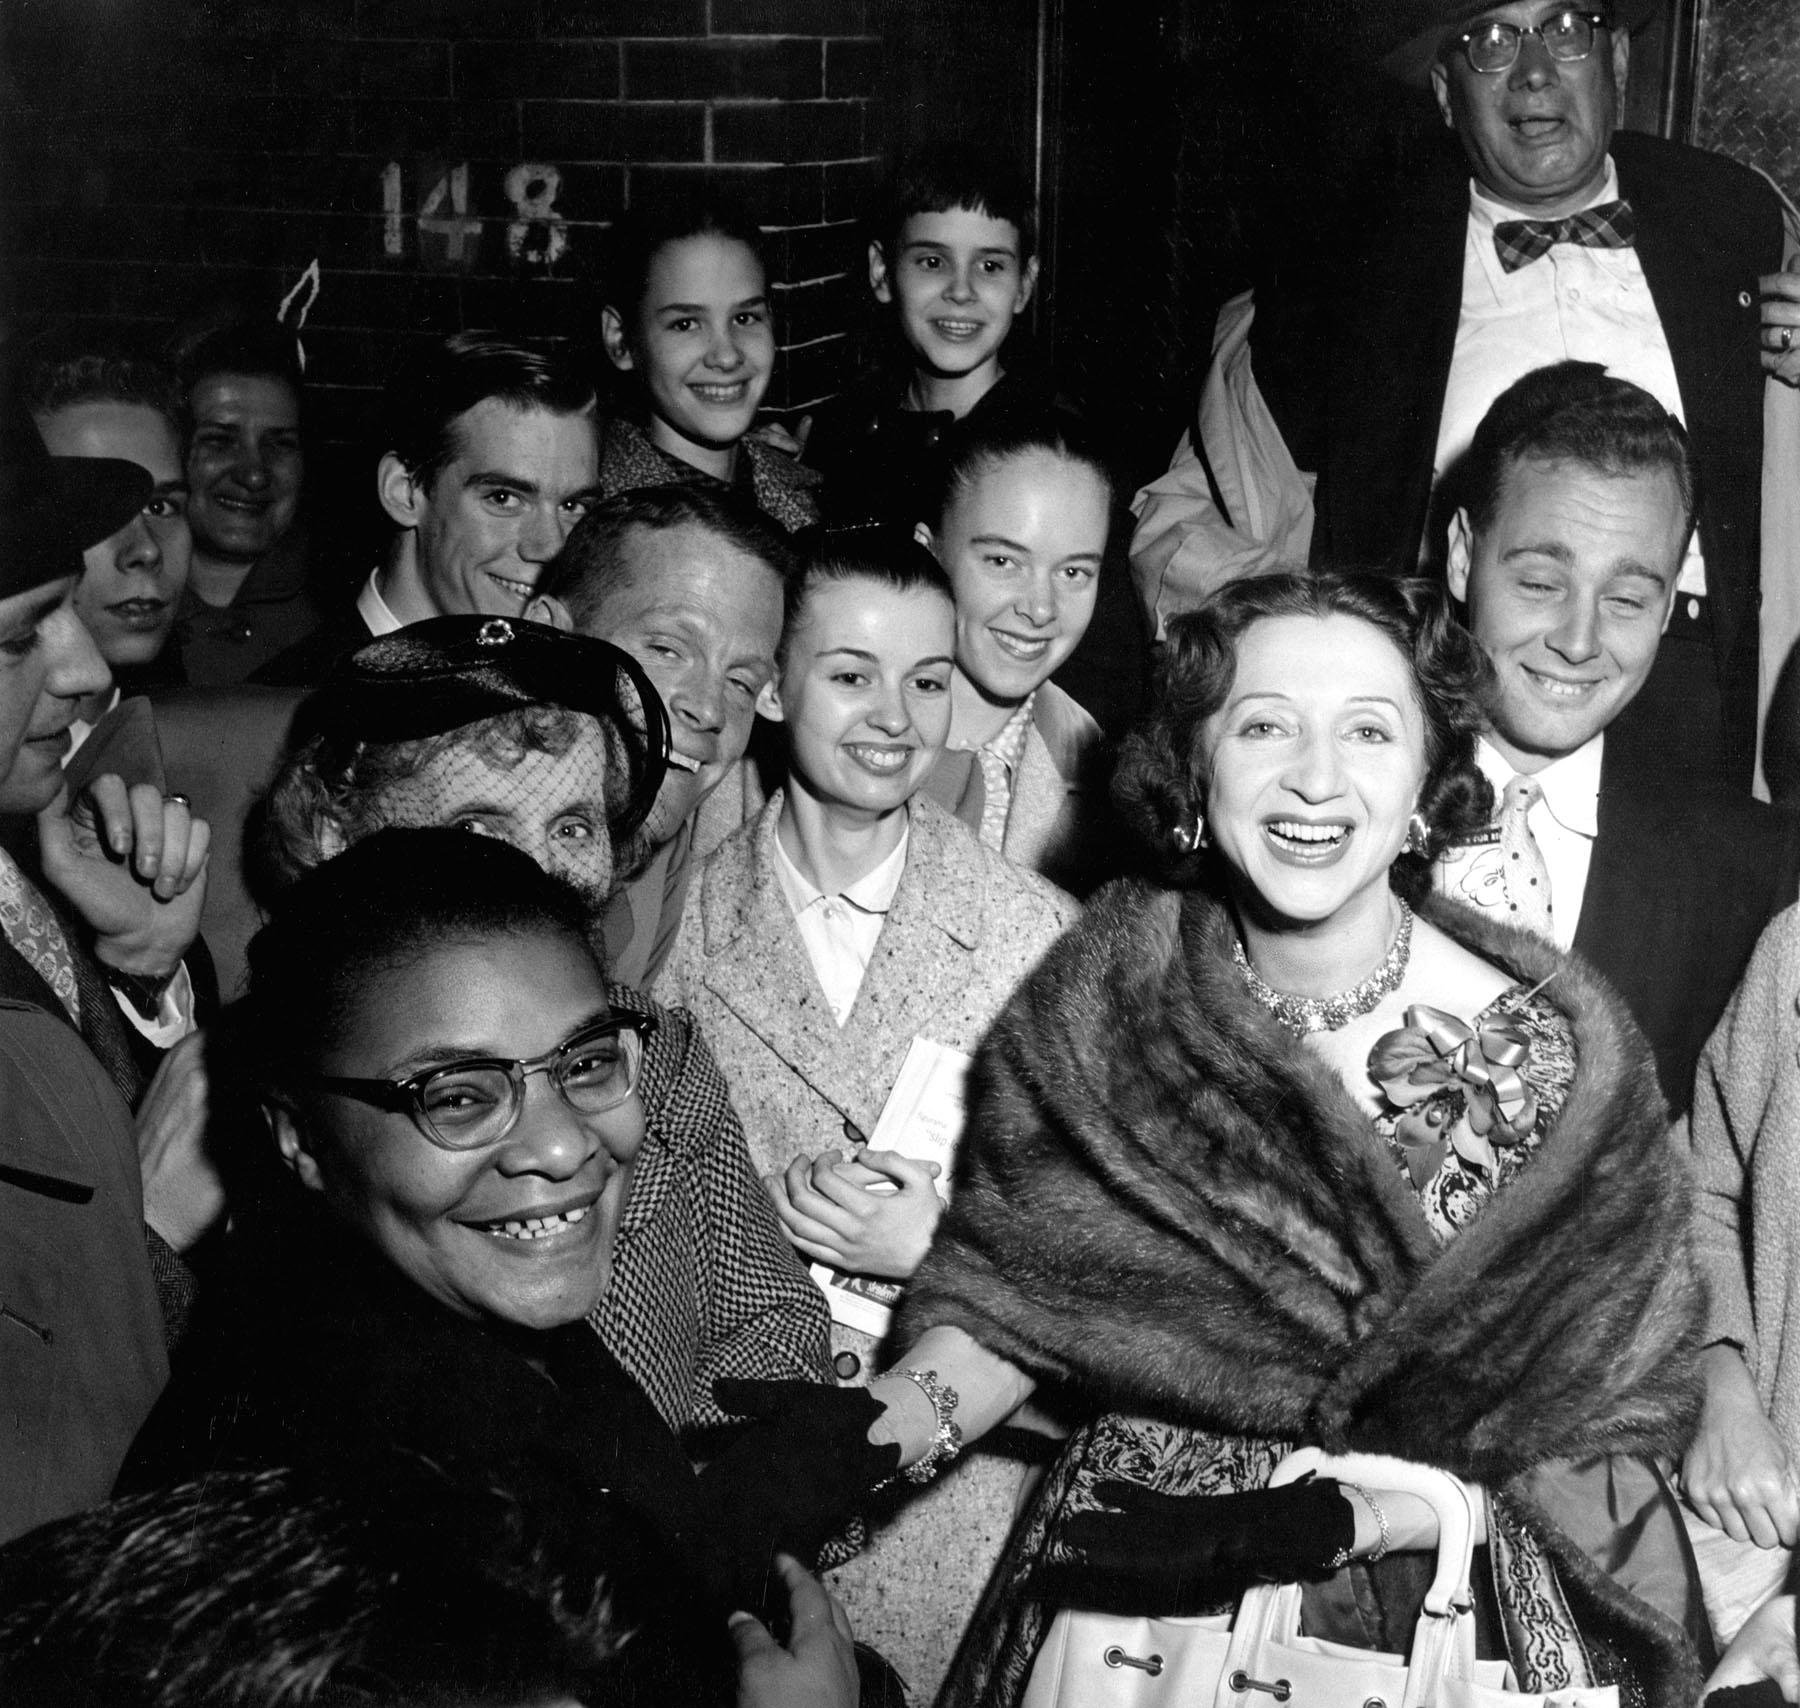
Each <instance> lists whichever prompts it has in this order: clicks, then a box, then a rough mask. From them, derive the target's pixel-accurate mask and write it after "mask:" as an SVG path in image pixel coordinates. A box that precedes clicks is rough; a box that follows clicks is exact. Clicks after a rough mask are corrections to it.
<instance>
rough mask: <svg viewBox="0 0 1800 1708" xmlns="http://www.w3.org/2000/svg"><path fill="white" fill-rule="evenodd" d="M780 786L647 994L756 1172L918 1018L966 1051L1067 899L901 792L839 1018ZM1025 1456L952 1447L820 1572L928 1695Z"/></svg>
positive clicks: (699, 897) (995, 1548)
mask: <svg viewBox="0 0 1800 1708" xmlns="http://www.w3.org/2000/svg"><path fill="white" fill-rule="evenodd" d="M781 803H782V795H781V792H780V791H777V792H776V793H775V794H774V795H772V796H771V797H770V799H769V802H768V804H767V806H765V807H764V808H763V810H762V812H761V813H760V814H759V815H758V816H757V817H756V818H755V819H754V820H753V821H751V822H750V823H749V824H746V825H745V826H744V827H743V829H741V830H740V831H738V832H737V833H736V834H735V835H734V836H732V837H731V838H729V839H728V840H727V841H726V842H724V843H723V844H722V845H721V846H720V847H719V848H718V849H716V850H715V851H714V853H713V854H712V855H711V856H710V857H709V858H708V859H707V861H706V863H705V865H704V867H703V868H702V869H701V871H700V874H699V876H698V877H697V878H696V879H695V882H694V886H693V890H692V892H691V894H690V895H689V898H688V907H687V912H686V914H685V916H684V917H683V919H682V923H681V931H680V934H679V935H678V936H677V938H676V941H675V949H674V952H673V953H672V954H671V955H670V957H669V961H668V964H667V966H666V967H665V968H664V970H663V974H662V977H661V979H660V980H659V981H658V984H657V996H658V997H659V999H661V1000H662V1001H664V1002H667V1003H669V1004H671V1005H679V1006H681V1007H684V1008H687V1009H690V1010H692V1012H693V1013H694V1014H695V1015H696V1016H697V1017H698V1018H699V1020H700V1023H701V1025H702V1026H703V1027H704V1029H705V1031H706V1036H707V1040H708V1042H709V1043H710V1044H711V1045H712V1048H713V1053H714V1055H715V1056H717V1058H718V1061H719V1065H720V1067H722V1068H723V1069H724V1070H725V1077H726V1079H727V1080H728V1081H729V1083H730V1086H731V1098H732V1102H733V1104H734V1105H735V1106H736V1108H737V1111H738V1113H739V1115H740V1116H741V1117H742V1118H743V1123H744V1133H745V1136H746V1137H747V1138H748V1140H749V1143H750V1155H751V1157H752V1158H753V1160H754V1161H755V1164H756V1167H757V1168H758V1170H760V1171H761V1172H762V1173H764V1174H770V1173H774V1172H776V1171H777V1170H780V1169H783V1168H785V1167H786V1166H787V1165H788V1163H789V1162H790V1161H792V1160H793V1158H795V1157H797V1156H811V1155H814V1154H816V1153H817V1152H819V1151H822V1150H827V1149H837V1150H846V1149H848V1148H849V1146H848V1143H847V1138H848V1135H847V1134H846V1131H845V1127H846V1123H849V1124H850V1125H851V1126H853V1127H854V1128H855V1129H856V1131H857V1132H858V1133H859V1134H864V1135H866V1134H868V1133H871V1132H873V1131H874V1128H875V1123H876V1120H877V1119H878V1118H879V1116H880V1114H881V1107H882V1104H883V1103H884V1102H886V1100H887V1095H888V1092H889V1091H890V1090H891V1089H892V1087H893V1084H894V1081H895V1079H896V1078H897V1077H898V1075H899V1072H900V1064H901V1062H902V1061H903V1060H904V1059H905V1056H906V1052H907V1049H908V1048H909V1047H910V1046H911V1044H912V1041H913V1039H914V1038H915V1037H921V1036H922V1037H926V1038H930V1039H933V1040H934V1041H936V1042H937V1043H940V1044H946V1045H948V1046H950V1047H951V1048H953V1049H959V1050H967V1051H970V1052H973V1050H974V1048H975V1045H976V1044H977V1042H978V1041H979V1040H980V1038H981V1036H982V1034H983V1033H984V1032H986V1030H987V1028H988V1026H989V1024H990V1023H991V1022H992V1020H993V1018H994V1016H995V1015H996V1014H998V1013H999V1011H1000V1009H1001V1008H1002V1006H1004V1004H1005V1002H1006V1000H1007V998H1008V997H1009V996H1010V995H1011V994H1012V992H1013V989H1014V987H1015V986H1016V985H1017V984H1018V983H1019V982H1020V980H1022V979H1023V978H1024V977H1025V975H1026V974H1027V973H1028V972H1030V971H1031V969H1032V968H1033V967H1034V966H1036V965H1037V963H1038V961H1039V959H1040V958H1041V957H1042V955H1043V954H1044V952H1045V950H1047V949H1048V948H1049V946H1050V944H1051V943H1052V942H1053V941H1054V940H1055V939H1056V938H1057V937H1058V936H1059V935H1060V934H1061V932H1062V930H1063V928H1064V926H1066V925H1068V924H1069V923H1070V922H1071V921H1072V920H1073V919H1074V917H1075V914H1076V912H1077V908H1076V904H1075V903H1074V902H1073V901H1071V900H1070V899H1069V897H1067V896H1066V895H1064V894H1063V893H1062V892H1061V891H1060V890H1057V889H1055V888H1054V887H1053V886H1052V885H1050V884H1049V883H1047V882H1045V881H1044V880H1043V879H1042V878H1040V877H1037V876H1036V875H1035V874H1034V873H1031V872H1027V871H1022V870H1020V869H1019V868H1018V867H1017V866H1014V865H1013V864H1011V863H1010V862H1009V861H1007V860H1003V859H1002V858H1001V857H1000V856H999V855H997V854H994V853H992V852H991V851H989V850H988V849H986V848H983V847H982V845H981V844H980V843H979V842H978V841H977V840H976V839H975V837H974V835H973V834H972V833H971V832H969V831H968V830H966V829H965V828H964V827H963V826H962V825H961V824H959V823H958V822H957V821H956V820H955V819H954V818H953V817H952V816H951V815H950V814H949V813H947V812H945V811H944V810H943V809H942V808H941V807H938V806H935V805H933V804H932V803H931V802H929V801H926V800H922V799H918V798H915V799H914V801H913V802H912V805H911V807H910V809H909V810H910V812H911V815H912V831H911V840H910V842H909V844H908V847H907V856H906V869H905V871H904V872H903V873H902V875H901V879H900V888H899V890H898V891H897V892H896V893H895V896H894V902H893V906H892V908H891V910H890V911H889V913H888V916H887V921H886V923H885V924H884V925H883V926H882V929H881V935H880V937H879V938H878V939H877V940H876V944H875V955H874V958H873V960H871V961H870V963H869V970H868V973H867V975H866V977H865V978H864V980H863V984H862V988H861V990H860V991H859V992H858V993H857V998H856V1002H855V1005H854V1006H853V1007H852V1009H851V1011H850V1017H849V1019H848V1021H847V1022H846V1023H845V1025H844V1026H843V1028H842V1029H841V1030H840V1029H839V1027H838V1025H837V1023H836V1021H835V1020H834V1019H833V1018H832V1014H831V1008H830V1005H829V1004H828V1003H827V1002H826V1000H825V994H824V992H823V991H822V990H821V989H820V987H819V981H818V979H817V978H816V977H815V975H814V973H813V970H812V963H811V962H810V961H809V960H808V959H807V956H806V949H805V947H804V945H803V944H802V943H801V940H800V932H799V928H798V927H797V926H796V925H795V923H794V920H793V916H792V914H791V913H790V912H789V911H788V904H787V898H786V897H785V896H784V895H783V893H782V890H781V884H780V880H779V879H778V878H777V876H776V871H775V865H774V859H775V846H774V845H775V826H776V823H777V821H778V820H779V818H780V816H781ZM832 1346H833V1348H834V1349H835V1350H836V1351H837V1352H838V1353H839V1354H840V1355H849V1360H851V1361H847V1362H846V1363H845V1364H844V1365H843V1366H842V1374H843V1377H844V1379H845V1380H846V1381H867V1379H868V1377H869V1375H870V1373H871V1371H870V1364H871V1361H872V1356H873V1354H874V1351H875V1348H874V1345H873V1343H872V1342H871V1341H870V1339H869V1337H868V1336H866V1335H863V1334H860V1333H858V1332H857V1331H856V1330H854V1329H849V1328H845V1327H843V1326H842V1325H839V1324H834V1325H833V1327H832ZM1021 1476H1022V1466H1021V1465H1020V1463H1019V1462H1018V1461H1017V1460H1016V1459H1011V1458H1005V1457H1001V1456H998V1455H996V1454H993V1453H989V1452H985V1451H979V1452H975V1453H971V1454H969V1455H966V1456H965V1457H964V1458H963V1459H962V1460H960V1461H959V1462H958V1463H957V1464H956V1465H955V1466H953V1467H952V1468H951V1469H950V1470H949V1471H947V1472H946V1473H945V1474H944V1475H943V1476H942V1477H941V1478H940V1479H939V1480H938V1481H937V1482H936V1483H935V1484H933V1485H932V1487H931V1488H930V1489H929V1490H927V1491H926V1493H925V1495H924V1496H923V1498H918V1499H914V1500H912V1501H911V1503H910V1504H909V1505H907V1506H905V1507H904V1508H902V1509H900V1510H898V1511H897V1512H896V1511H895V1510H894V1509H893V1507H892V1506H891V1505H890V1506H888V1507H886V1508H883V1509H882V1510H880V1511H877V1512H874V1513H871V1515H870V1516H871V1518H873V1519H875V1520H876V1522H877V1523H878V1524H879V1526H880V1528H879V1529H878V1530H877V1532H876V1535H875V1539H874V1541H873V1543H872V1544H871V1545H870V1547H869V1548H868V1549H867V1550H866V1551H865V1552H864V1553H863V1554H861V1555H859V1556H858V1557H857V1558H856V1559H854V1560H852V1561H851V1562H850V1563H849V1564H848V1565H847V1566H845V1567H843V1568H841V1569H840V1570H839V1571H837V1572H835V1573H833V1574H832V1578H831V1584H832V1588H833V1590H834V1591H835V1592H836V1594H837V1595H838V1596H839V1598H840V1599H841V1600H842V1601H843V1602H844V1603H845V1605H846V1607H847V1608H848V1609H849V1612H850V1618H851V1622H852V1624H853V1625H854V1626H855V1628H856V1634H857V1636H858V1637H860V1638H862V1639H863V1640H865V1641H867V1642H870V1643H872V1644H874V1646H875V1647H876V1648H877V1649H879V1650H880V1651H881V1652H882V1654H884V1655H885V1656H886V1657H887V1658H888V1659H889V1660H890V1661H891V1662H893V1663H894V1665H895V1666H897V1667H898V1668H899V1670H900V1672H901V1674H902V1676H903V1677H904V1678H905V1679H906V1681H907V1684H908V1686H909V1688H910V1691H911V1695H912V1700H913V1701H915V1702H920V1703H925V1702H929V1701H930V1700H931V1699H932V1697H933V1696H935V1695H936V1693H937V1687H938V1684H939V1683H940V1682H941V1680H942V1678H943V1676H944V1674H945V1672H946V1671H947V1670H948V1668H949V1663H950V1656H951V1654H952V1653H953V1651H954V1650H955V1647H956V1642H957V1639H958V1638H959V1637H960V1635H961V1634H962V1629H963V1627H964V1625H965V1624H967V1622H968V1618H969V1615H970V1613H971V1612H972V1611H973V1609H974V1606H975V1601H976V1598H977V1596H978V1595H979V1594H980V1591H981V1587H982V1585H983V1584H984V1583H985V1582H986V1581H987V1576H988V1573H989V1571H990V1569H991V1568H992V1566H993V1563H994V1561H995V1560H996V1559H997V1558H998V1557H999V1552H1000V1547H1001V1544H1002V1543H1003V1542H1004V1541H1005V1538H1006V1533H1007V1531H1008V1529H1009V1528H1010V1526H1011V1522H1012V1515H1013V1510H1014V1506H1015V1503H1016V1498H1017V1494H1018V1490H1019V1484H1020V1480H1021Z"/></svg>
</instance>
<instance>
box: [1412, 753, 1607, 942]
mask: <svg viewBox="0 0 1800 1708" xmlns="http://www.w3.org/2000/svg"><path fill="white" fill-rule="evenodd" d="M1605 741H1606V737H1605V735H1604V733H1603V734H1600V735H1597V736H1595V737H1594V738H1593V740H1592V741H1589V742H1586V743H1584V744H1583V745H1582V746H1580V747H1578V748H1576V749H1575V751H1574V752H1573V753H1566V754H1564V755H1563V757H1562V758H1561V759H1556V760H1552V761H1551V762H1550V764H1548V765H1546V766H1545V767H1544V768H1543V770H1541V771H1537V772H1534V773H1533V776H1534V777H1535V779H1536V781H1537V783H1538V786H1539V787H1540V788H1542V790H1543V791H1544V794H1543V799H1542V800H1540V801H1538V802H1537V803H1536V804H1535V805H1534V806H1533V807H1532V809H1531V811H1530V813H1529V814H1528V815H1527V817H1526V823H1527V824H1528V825H1529V826H1530V828H1531V834H1532V836H1533V838H1534V839H1535V840H1536V842H1537V845H1538V849H1539V852H1541V853H1542V854H1543V856H1544V864H1545V866H1546V867H1548V868H1549V872H1550V917H1551V920H1552V935H1553V936H1554V938H1555V941H1556V946H1557V947H1558V948H1559V949H1567V948H1569V947H1570V946H1571V945H1572V944H1573V943H1574V941H1575V930H1576V927H1577V926H1578V925H1579V924H1580V922H1581V903H1582V899H1583V898H1584V897H1585V896H1586V894H1587V878H1588V867H1589V866H1590V864H1591V863H1592V861H1593V857H1594V838H1595V837H1596V836H1597V835H1598V834H1599V831H1600V759H1601V755H1602V751H1603V744H1604V743H1605ZM1475 760H1476V763H1477V764H1478V765H1480V767H1481V770H1482V774H1483V775H1484V776H1485V777H1486V778H1487V780H1488V782H1489V783H1491V784H1492V785H1493V789H1494V812H1495V815H1496V822H1497V821H1498V815H1499V811H1500V797H1501V795H1502V794H1503V793H1504V792H1505V789H1506V785H1507V784H1508V783H1510V782H1511V781H1512V779H1513V777H1514V776H1515V774H1516V772H1515V768H1514V766H1513V763H1512V761H1511V760H1510V759H1507V758H1506V757H1505V756H1504V755H1503V754H1502V753H1501V752H1500V751H1499V749H1498V748H1496V747H1494V746H1493V745H1492V744H1490V743H1489V742H1488V741H1487V740H1486V739H1485V738H1484V739H1483V740H1482V741H1481V742H1479V743H1478V744H1477V746H1476V750H1475ZM1433 879H1434V882H1435V885H1436V887H1437V889H1438V891H1439V892H1440V893H1441V894H1443V895H1447V896H1449V897H1451V898H1452V899H1453V900H1456V901H1461V902H1467V903H1469V904H1470V905H1471V906H1473V907H1478V908H1480V909H1482V911H1483V912H1487V913H1493V914H1495V915H1504V914H1505V913H1506V911H1507V900H1506V881H1505V877H1504V875H1503V874H1502V872H1501V865H1500V845H1499V841H1498V837H1497V834H1496V836H1495V839H1494V840H1491V841H1487V842H1479V843H1475V844H1472V845H1470V846H1467V847H1457V848H1452V849H1450V850H1449V851H1448V852H1447V853H1446V854H1444V856H1443V857H1442V858H1441V859H1440V860H1439V861H1438V864H1437V870H1436V872H1435V873H1434V874H1433Z"/></svg>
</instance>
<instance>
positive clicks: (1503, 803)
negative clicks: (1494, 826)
mask: <svg viewBox="0 0 1800 1708" xmlns="http://www.w3.org/2000/svg"><path fill="white" fill-rule="evenodd" d="M1543 798H1544V791H1543V788H1542V786H1541V785H1540V784H1539V783H1538V782H1537V780H1536V779H1535V778H1533V777H1515V778H1513V780H1512V781H1511V782H1510V783H1508V784H1507V785H1506V792H1505V794H1503V795H1502V796H1501V797H1500V872H1501V877H1502V879H1503V881H1504V882H1505V885H1506V906H1507V917H1508V918H1509V919H1510V920H1511V921H1512V922H1513V924H1515V925H1524V926H1529V927H1530V929H1531V930H1533V931H1536V932H1538V933H1539V934H1540V935H1541V936H1544V937H1548V936H1549V935H1550V934H1551V926H1550V868H1549V867H1548V866H1546V865H1545V864H1544V851H1543V850H1542V849H1541V848H1539V847H1538V844H1537V838H1536V837H1535V836H1533V835H1532V834H1531V824H1530V813H1531V809H1532V808H1533V807H1534V806H1536V805H1537V803H1538V802H1539V801H1541V800H1542V799H1543Z"/></svg>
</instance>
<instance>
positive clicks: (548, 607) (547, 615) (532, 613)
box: [525, 593, 575, 635]
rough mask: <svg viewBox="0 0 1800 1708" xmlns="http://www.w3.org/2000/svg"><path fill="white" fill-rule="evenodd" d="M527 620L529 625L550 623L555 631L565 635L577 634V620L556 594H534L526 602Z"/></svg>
mask: <svg viewBox="0 0 1800 1708" xmlns="http://www.w3.org/2000/svg"><path fill="white" fill-rule="evenodd" d="M525 620H526V622H528V623H548V624H549V625H550V627H551V628H553V629H561V630H562V632H563V633H564V634H565V635H572V634H574V632H575V619H574V618H573V617H571V616H570V615H569V607H568V606H567V605H565V604H564V603H563V602H562V601H561V600H560V599H558V598H557V597H556V595H555V594H554V593H534V594H532V596H531V597H530V598H529V599H527V600H526V601H525Z"/></svg>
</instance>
